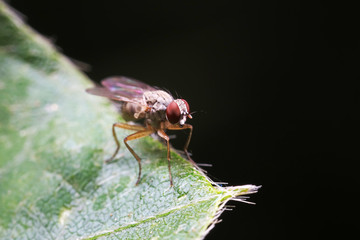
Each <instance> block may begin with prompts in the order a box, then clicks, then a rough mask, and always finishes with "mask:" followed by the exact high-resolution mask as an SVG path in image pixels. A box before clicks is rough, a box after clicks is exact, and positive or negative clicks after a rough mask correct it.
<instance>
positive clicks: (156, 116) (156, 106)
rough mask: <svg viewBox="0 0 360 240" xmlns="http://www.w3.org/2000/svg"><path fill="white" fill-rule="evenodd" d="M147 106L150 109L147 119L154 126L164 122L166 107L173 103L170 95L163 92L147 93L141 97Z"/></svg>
mask: <svg viewBox="0 0 360 240" xmlns="http://www.w3.org/2000/svg"><path fill="white" fill-rule="evenodd" d="M143 98H144V101H145V102H146V104H147V106H148V107H150V108H151V110H150V111H149V112H148V115H147V117H148V118H150V119H151V121H152V122H154V124H157V122H161V121H164V120H165V119H166V116H165V112H166V107H167V106H168V105H169V104H170V102H172V101H173V98H172V96H171V95H170V94H168V93H167V92H165V91H162V90H157V91H147V92H145V93H144V95H143Z"/></svg>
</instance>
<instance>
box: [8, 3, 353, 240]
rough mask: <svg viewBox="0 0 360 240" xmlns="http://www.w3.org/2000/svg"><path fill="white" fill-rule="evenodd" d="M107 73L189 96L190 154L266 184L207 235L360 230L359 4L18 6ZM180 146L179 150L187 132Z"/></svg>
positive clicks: (237, 180)
mask: <svg viewBox="0 0 360 240" xmlns="http://www.w3.org/2000/svg"><path fill="white" fill-rule="evenodd" d="M8 2H10V4H11V5H12V6H13V7H14V8H15V9H17V10H18V11H20V12H21V13H23V14H24V15H25V16H26V18H27V22H28V23H29V24H30V25H31V26H32V27H33V28H35V29H36V30H37V31H38V32H40V33H41V34H43V35H45V36H47V37H49V38H51V39H53V41H54V42H55V43H56V45H57V46H59V47H60V48H61V49H62V51H63V53H65V54H66V55H67V56H69V57H71V58H73V59H76V60H79V61H82V62H85V63H87V64H89V65H90V66H91V69H90V70H89V71H88V72H87V75H88V76H89V77H90V78H91V79H93V80H94V81H99V80H101V79H102V78H104V77H107V76H110V75H125V76H130V77H133V78H136V79H139V80H142V81H145V82H146V83H149V84H151V85H155V86H159V87H164V88H166V89H168V90H170V91H171V92H172V93H173V94H174V95H177V96H180V97H182V98H184V99H186V100H187V101H188V102H189V104H190V108H191V110H192V111H196V113H195V114H193V117H194V119H193V120H190V121H189V123H191V124H192V125H193V126H194V134H193V139H192V142H191V144H190V150H191V152H192V153H193V159H194V160H195V161H197V162H200V163H210V164H212V165H213V167H211V168H206V170H208V172H209V174H210V176H211V177H212V178H213V179H214V180H215V181H225V182H228V183H229V185H240V184H248V183H251V184H256V185H262V186H263V187H262V188H261V189H260V191H259V193H257V194H255V195H253V196H251V200H252V201H254V202H256V205H255V206H254V205H247V204H243V203H238V202H230V203H229V204H230V205H235V206H236V207H235V208H234V209H233V211H231V212H228V211H226V212H225V213H224V214H223V215H221V219H223V222H222V223H220V224H217V226H216V227H215V228H214V229H213V230H212V231H211V233H210V234H209V235H208V236H207V238H206V239H225V238H230V237H231V238H232V239H248V240H250V239H264V238H266V239H320V238H327V237H338V238H341V239H346V238H348V237H350V236H352V235H353V233H354V232H355V230H356V228H357V227H358V223H357V222H356V221H357V217H358V215H357V214H355V211H356V207H355V205H357V204H359V202H358V198H357V199H356V198H355V197H357V196H358V195H359V193H360V192H359V186H360V184H359V174H358V169H359V168H358V167H357V165H356V162H357V160H359V159H360V158H359V153H358V152H359V135H358V133H359V132H358V130H359V127H358V126H359V118H358V116H357V115H358V112H359V102H360V101H359V88H358V87H355V82H356V81H358V80H359V75H360V74H359V37H358V32H359V14H358V8H356V7H355V6H354V5H351V4H350V1H348V2H346V1H341V3H340V2H335V1H322V2H319V1H310V2H306V3H305V2H302V1H300V2H288V1H283V2H279V1H264V2H259V1H115V0H113V1H106V0H103V1H75V0H72V1H68V0H66V1H64V0H63V1H48V0H32V1H29V0H11V1H8ZM177 135H178V138H177V139H176V140H175V141H174V145H175V146H176V147H178V148H181V147H182V144H183V142H184V139H185V134H182V133H177Z"/></svg>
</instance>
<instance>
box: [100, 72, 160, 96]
mask: <svg viewBox="0 0 360 240" xmlns="http://www.w3.org/2000/svg"><path fill="white" fill-rule="evenodd" d="M101 84H102V85H103V86H104V87H105V88H106V89H108V90H109V91H110V92H113V93H114V94H116V95H119V96H123V97H126V98H129V99H132V98H141V97H142V96H143V94H144V92H146V91H155V90H157V89H156V88H154V87H151V86H150V85H147V84H146V83H143V82H141V81H138V80H135V79H132V78H128V77H123V76H116V77H108V78H105V79H104V80H102V81H101Z"/></svg>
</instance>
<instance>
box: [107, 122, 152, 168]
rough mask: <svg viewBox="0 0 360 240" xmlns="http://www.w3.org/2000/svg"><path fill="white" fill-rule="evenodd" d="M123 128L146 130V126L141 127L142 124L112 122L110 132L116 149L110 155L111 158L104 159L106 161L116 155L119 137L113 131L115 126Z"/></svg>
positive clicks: (118, 147) (109, 160)
mask: <svg viewBox="0 0 360 240" xmlns="http://www.w3.org/2000/svg"><path fill="white" fill-rule="evenodd" d="M116 127H118V128H123V129H128V130H134V131H144V130H146V128H144V127H142V126H138V125H130V124H126V123H114V124H113V126H112V134H113V137H114V140H115V143H116V150H115V152H114V154H113V155H112V156H111V158H109V159H107V160H105V162H106V163H108V162H111V161H112V160H113V159H114V157H115V156H116V154H117V153H118V152H119V149H120V143H119V139H118V138H117V135H116V132H115V128H116Z"/></svg>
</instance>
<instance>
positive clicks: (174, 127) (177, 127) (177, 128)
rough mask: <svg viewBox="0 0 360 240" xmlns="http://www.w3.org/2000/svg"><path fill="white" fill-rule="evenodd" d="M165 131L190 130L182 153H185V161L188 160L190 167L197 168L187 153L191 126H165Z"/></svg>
mask: <svg viewBox="0 0 360 240" xmlns="http://www.w3.org/2000/svg"><path fill="white" fill-rule="evenodd" d="M167 129H169V130H184V129H190V132H189V135H188V138H187V140H186V143H185V146H184V152H185V154H186V157H187V159H188V160H189V162H190V163H191V164H192V165H194V166H195V167H196V168H199V167H198V166H197V165H196V163H195V162H194V160H192V159H191V157H190V155H189V152H188V147H189V144H190V140H191V135H192V131H193V126H192V125H190V124H184V125H183V126H182V127H180V126H174V125H170V126H167Z"/></svg>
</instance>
